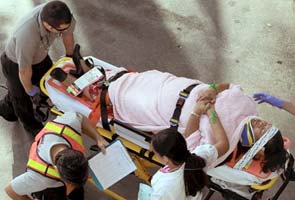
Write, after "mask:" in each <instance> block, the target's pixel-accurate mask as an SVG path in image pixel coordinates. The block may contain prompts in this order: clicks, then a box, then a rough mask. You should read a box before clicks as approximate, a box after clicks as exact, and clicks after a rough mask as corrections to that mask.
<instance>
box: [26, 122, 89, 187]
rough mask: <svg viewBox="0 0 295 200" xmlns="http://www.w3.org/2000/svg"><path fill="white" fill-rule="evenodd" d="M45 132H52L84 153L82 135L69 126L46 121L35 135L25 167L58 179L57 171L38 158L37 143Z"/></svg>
mask: <svg viewBox="0 0 295 200" xmlns="http://www.w3.org/2000/svg"><path fill="white" fill-rule="evenodd" d="M46 134H54V135H58V136H60V137H62V138H63V139H65V140H66V141H67V142H68V143H69V144H70V146H71V148H72V149H75V150H77V151H80V152H82V153H85V149H84V146H83V141H82V137H81V135H80V133H79V132H77V131H75V130H74V129H73V128H71V127H70V126H67V125H64V124H60V123H57V122H48V123H47V124H46V125H45V126H44V128H43V129H42V130H41V131H40V132H39V133H38V135H37V136H36V137H35V141H34V143H33V144H32V146H31V149H30V155H29V160H28V163H27V168H28V169H31V170H34V171H35V172H38V173H40V174H42V175H44V176H46V177H48V178H52V179H55V180H58V181H60V175H59V173H58V171H57V170H56V169H55V168H54V167H53V166H52V165H51V164H49V163H47V162H45V161H44V160H42V158H40V156H39V154H38V151H37V149H38V145H39V142H40V141H41V139H42V137H43V136H44V135H46Z"/></svg>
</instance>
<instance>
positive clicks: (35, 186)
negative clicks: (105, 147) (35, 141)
mask: <svg viewBox="0 0 295 200" xmlns="http://www.w3.org/2000/svg"><path fill="white" fill-rule="evenodd" d="M54 121H55V122H58V123H61V124H66V125H68V126H71V127H72V128H73V129H75V130H76V131H78V132H81V124H82V115H81V114H79V113H74V112H67V113H65V114H63V115H62V116H58V117H57V118H56V119H55V120H54ZM57 144H65V145H68V146H69V147H70V145H69V144H68V142H67V141H66V140H64V139H63V138H62V137H59V136H56V135H53V134H52V135H50V134H48V135H45V136H44V137H43V138H42V142H40V144H39V146H38V153H39V156H40V157H41V158H42V159H43V160H45V161H46V162H47V163H49V164H53V161H52V159H51V155H50V150H51V148H52V147H53V146H54V145H57ZM11 186H12V189H13V191H14V192H15V193H17V194H18V195H29V196H30V195H31V193H34V192H38V191H42V190H45V189H46V188H56V187H60V186H63V183H62V182H59V181H56V180H53V179H50V178H47V177H45V176H43V175H41V174H39V173H37V172H35V171H32V170H30V169H28V170H27V172H25V173H23V174H21V175H19V176H17V177H16V178H14V179H13V180H12V181H11Z"/></svg>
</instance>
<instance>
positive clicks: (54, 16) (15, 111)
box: [0, 1, 75, 135]
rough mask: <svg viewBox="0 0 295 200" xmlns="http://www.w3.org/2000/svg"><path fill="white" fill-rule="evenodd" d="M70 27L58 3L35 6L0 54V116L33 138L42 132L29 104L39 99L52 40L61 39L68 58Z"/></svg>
mask: <svg viewBox="0 0 295 200" xmlns="http://www.w3.org/2000/svg"><path fill="white" fill-rule="evenodd" d="M74 27H75V20H74V18H73V17H72V14H71V11H70V10H69V8H68V7H67V5H66V4H65V3H63V2H60V1H50V2H48V3H46V4H42V5H39V6H37V7H36V8H34V9H33V10H32V12H31V13H29V14H28V15H27V16H25V17H24V18H23V19H22V21H21V22H20V23H19V25H18V26H17V27H16V29H15V31H14V33H13V35H12V36H11V38H10V39H9V41H8V43H7V45H6V47H5V51H4V52H3V53H2V55H1V64H2V71H3V74H4V76H5V77H6V79H7V83H6V84H7V87H8V93H7V95H6V96H5V97H4V99H2V100H1V101H0V116H2V117H3V118H4V119H6V120H7V121H17V120H18V118H19V119H20V121H21V122H22V123H23V126H24V128H25V130H26V131H27V132H30V133H31V134H33V135H36V134H37V133H38V132H39V131H40V130H41V129H42V127H43V125H42V123H41V122H39V121H37V120H36V118H35V117H34V114H33V113H34V112H33V104H32V101H33V102H36V100H37V99H40V96H39V95H40V89H39V87H38V85H39V81H40V79H41V77H42V76H43V75H44V74H45V72H47V70H48V69H49V68H50V67H51V66H52V61H51V59H50V57H49V56H48V50H49V47H50V46H51V45H52V43H53V41H54V40H55V39H56V38H58V37H61V38H62V39H63V44H64V47H65V50H66V55H68V56H70V55H72V53H73V46H74V38H73V30H74ZM31 99H32V101H31Z"/></svg>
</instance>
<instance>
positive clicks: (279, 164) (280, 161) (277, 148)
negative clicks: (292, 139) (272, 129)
mask: <svg viewBox="0 0 295 200" xmlns="http://www.w3.org/2000/svg"><path fill="white" fill-rule="evenodd" d="M287 158H288V152H287V151H286V150H285V148H284V140H283V137H282V134H281V132H280V131H278V132H277V133H276V135H275V136H274V137H273V138H272V139H271V140H269V141H268V143H267V144H266V145H264V164H263V167H262V170H263V172H267V171H269V170H270V171H272V172H274V171H276V170H279V169H281V168H284V166H285V163H286V160H287Z"/></svg>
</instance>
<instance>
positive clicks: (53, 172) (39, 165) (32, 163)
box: [27, 159, 60, 179]
mask: <svg viewBox="0 0 295 200" xmlns="http://www.w3.org/2000/svg"><path fill="white" fill-rule="evenodd" d="M27 166H28V167H30V168H32V169H35V170H37V171H39V172H42V173H44V174H45V171H46V168H47V165H44V164H42V163H39V162H37V161H35V160H32V159H29V161H28V164H27ZM47 175H50V176H51V177H54V178H58V179H60V175H59V173H58V172H57V170H55V169H54V168H53V167H49V168H48V170H47Z"/></svg>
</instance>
